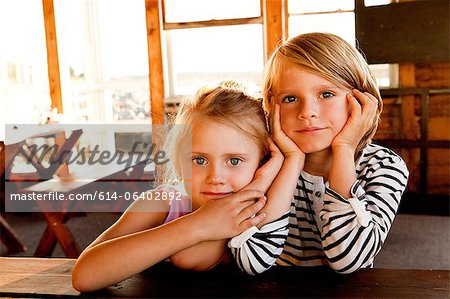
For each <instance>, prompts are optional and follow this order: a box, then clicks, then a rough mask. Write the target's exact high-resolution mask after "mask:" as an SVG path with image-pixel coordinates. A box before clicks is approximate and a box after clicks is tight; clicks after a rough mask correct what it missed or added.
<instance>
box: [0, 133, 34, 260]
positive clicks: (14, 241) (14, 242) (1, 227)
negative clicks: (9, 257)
mask: <svg viewBox="0 0 450 299" xmlns="http://www.w3.org/2000/svg"><path fill="white" fill-rule="evenodd" d="M0 176H1V181H2V183H1V191H0V196H1V202H2V211H3V207H4V201H5V190H4V186H5V185H4V183H5V145H4V143H3V141H0ZM0 239H1V241H2V243H3V244H5V246H6V247H7V248H8V251H9V252H10V253H16V252H24V251H25V250H27V248H26V247H25V245H23V244H22V242H20V240H19V238H18V237H17V235H16V233H15V232H14V230H13V229H12V228H11V226H10V225H9V223H8V222H7V221H6V219H4V218H3V217H2V216H1V215H0Z"/></svg>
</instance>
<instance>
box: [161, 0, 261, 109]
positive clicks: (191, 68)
mask: <svg viewBox="0 0 450 299" xmlns="http://www.w3.org/2000/svg"><path fill="white" fill-rule="evenodd" d="M164 11H165V14H164V21H165V22H164V29H165V35H164V37H165V47H166V51H165V52H166V59H165V61H166V64H165V73H166V80H165V82H166V83H167V84H166V88H167V89H166V95H168V99H166V100H167V101H168V102H171V101H178V96H183V95H190V94H193V93H195V91H196V90H197V89H198V88H200V87H201V86H204V85H205V84H208V83H213V82H220V81H223V80H230V79H234V80H240V81H243V82H246V83H247V84H248V85H249V87H250V88H252V87H253V88H254V89H257V90H259V89H260V85H261V82H262V76H263V68H264V53H263V49H264V47H263V45H264V42H263V28H262V18H261V7H260V1H259V0H247V1H239V0H232V1H224V0H206V1H205V0H191V1H186V0H165V1H164Z"/></svg>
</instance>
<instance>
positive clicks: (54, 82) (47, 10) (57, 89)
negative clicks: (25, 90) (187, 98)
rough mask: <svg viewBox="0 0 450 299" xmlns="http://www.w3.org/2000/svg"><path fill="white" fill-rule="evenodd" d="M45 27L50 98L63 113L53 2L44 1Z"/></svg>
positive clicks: (51, 0) (50, 0)
mask: <svg viewBox="0 0 450 299" xmlns="http://www.w3.org/2000/svg"><path fill="white" fill-rule="evenodd" d="M42 8H43V12H44V25H45V42H46V45H47V66H48V83H49V85H50V98H51V100H52V108H56V109H57V110H58V113H63V104H62V96H61V79H60V73H59V60H58V43H57V40H56V26H55V11H54V9H53V0H42Z"/></svg>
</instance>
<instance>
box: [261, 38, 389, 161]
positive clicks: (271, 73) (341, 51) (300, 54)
mask: <svg viewBox="0 0 450 299" xmlns="http://www.w3.org/2000/svg"><path fill="white" fill-rule="evenodd" d="M289 66H296V67H302V68H305V69H307V70H308V71H310V72H311V73H314V74H316V75H318V76H321V77H322V78H325V79H326V80H328V81H330V82H333V83H334V84H336V85H338V86H341V87H343V88H348V89H353V88H356V89H358V90H360V91H362V92H369V93H370V94H372V95H373V96H375V97H376V98H377V99H378V109H377V116H376V118H375V121H374V123H373V124H372V126H371V127H370V129H369V130H368V131H367V132H366V133H365V135H364V136H363V138H362V139H361V140H360V142H359V144H358V146H357V148H356V152H355V159H357V158H358V157H359V156H360V155H361V153H362V150H363V149H364V147H365V146H366V145H367V144H369V143H370V142H371V139H372V137H373V135H375V132H376V129H377V127H378V122H379V120H380V115H381V112H382V110H383V102H382V99H381V95H380V91H379V89H378V85H377V83H376V80H375V77H374V76H373V75H372V73H371V72H370V69H369V66H368V64H367V61H366V60H365V59H364V57H363V56H362V54H361V53H360V52H359V51H358V50H357V49H356V48H355V47H353V46H352V45H350V44H349V43H348V42H346V41H345V40H343V39H342V38H340V37H339V36H336V35H334V34H330V33H319V32H315V33H306V34H301V35H298V36H296V37H294V38H291V39H289V40H288V41H286V42H285V43H283V44H282V45H280V46H279V47H278V48H277V49H276V50H275V51H274V52H273V53H272V55H271V57H270V58H269V60H268V61H267V64H266V68H265V74H264V90H263V94H264V106H265V107H266V109H268V110H269V109H270V106H271V96H272V88H273V86H274V85H275V84H277V82H278V80H282V78H280V74H281V71H282V69H283V68H285V67H289Z"/></svg>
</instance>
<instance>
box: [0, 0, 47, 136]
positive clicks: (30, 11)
mask: <svg viewBox="0 0 450 299" xmlns="http://www.w3.org/2000/svg"><path fill="white" fill-rule="evenodd" d="M44 28H45V27H44V18H43V11H42V1H27V0H15V1H0V106H1V108H0V140H3V139H4V129H5V128H4V124H5V123H41V122H43V121H45V117H46V114H47V113H49V109H50V105H51V100H50V96H49V85H48V72H47V54H46V44H45V31H44Z"/></svg>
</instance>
